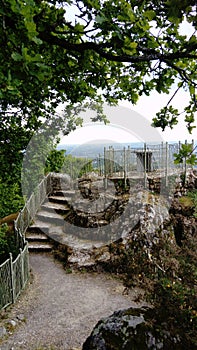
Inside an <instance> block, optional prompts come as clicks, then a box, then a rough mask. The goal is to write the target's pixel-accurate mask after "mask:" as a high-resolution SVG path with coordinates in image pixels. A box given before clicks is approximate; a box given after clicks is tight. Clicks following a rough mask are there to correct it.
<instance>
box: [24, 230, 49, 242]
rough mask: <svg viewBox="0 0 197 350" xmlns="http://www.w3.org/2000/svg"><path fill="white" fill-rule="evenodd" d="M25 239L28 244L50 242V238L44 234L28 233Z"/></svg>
mask: <svg viewBox="0 0 197 350" xmlns="http://www.w3.org/2000/svg"><path fill="white" fill-rule="evenodd" d="M25 238H26V240H27V241H28V242H34V241H35V242H44V241H47V242H48V241H49V238H48V237H47V235H45V234H44V233H29V232H27V233H26V235H25Z"/></svg>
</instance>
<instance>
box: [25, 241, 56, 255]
mask: <svg viewBox="0 0 197 350" xmlns="http://www.w3.org/2000/svg"><path fill="white" fill-rule="evenodd" d="M52 249H53V245H52V244H50V243H41V242H31V243H28V250H29V252H35V253H36V252H37V253H39V252H51V251H52Z"/></svg>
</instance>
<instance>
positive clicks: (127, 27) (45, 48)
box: [0, 0, 197, 132]
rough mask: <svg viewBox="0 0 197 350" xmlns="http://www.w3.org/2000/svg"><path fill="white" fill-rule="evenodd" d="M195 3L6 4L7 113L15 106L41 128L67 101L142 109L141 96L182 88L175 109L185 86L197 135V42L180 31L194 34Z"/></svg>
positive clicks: (2, 70)
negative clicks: (196, 119)
mask: <svg viewBox="0 0 197 350" xmlns="http://www.w3.org/2000/svg"><path fill="white" fill-rule="evenodd" d="M195 5H196V4H195V0H190V1H189V0H185V1H183V2H180V1H179V0H169V1H166V0H163V1H159V2H158V1H140V2H139V1H138V2H136V1H130V2H128V1H126V0H121V1H119V0H113V1H112V0H109V1H98V0H92V1H81V2H80V5H79V4H78V2H76V1H74V0H69V1H63V2H62V1H60V0H54V1H44V0H41V1H36V0H28V1H26V2H24V1H22V0H20V1H19V0H18V1H16V0H7V1H3V3H2V5H1V9H0V44H1V48H2V49H1V50H0V62H1V66H0V85H1V92H0V105H1V110H2V112H3V113H8V111H9V113H12V112H10V111H12V110H11V109H10V107H15V108H16V109H15V110H13V115H16V114H18V113H19V114H20V115H21V116H23V118H25V120H28V119H29V118H31V117H30V116H34V117H35V123H36V120H40V117H41V116H43V115H44V116H45V117H47V116H53V115H54V111H55V108H56V107H57V105H58V104H59V103H60V102H61V103H64V102H66V103H67V104H69V103H71V104H75V103H77V102H78V103H82V102H84V101H87V100H89V101H93V102H95V101H97V102H101V101H103V100H105V101H107V102H109V103H116V102H118V100H121V99H126V100H129V101H131V102H133V103H136V102H137V100H138V97H139V96H140V95H143V94H145V95H149V94H150V92H151V91H152V90H157V91H158V92H159V93H168V92H169V91H170V88H171V87H172V86H173V87H174V86H176V85H177V89H176V88H175V89H176V90H175V93H174V94H173V96H172V97H171V98H170V101H169V103H170V102H171V101H172V99H173V97H174V96H175V95H176V94H177V93H178V91H179V89H180V88H182V87H184V89H185V90H187V91H188V93H189V95H190V102H189V104H188V105H187V106H186V107H185V120H186V123H187V126H188V130H189V131H190V132H191V131H192V129H193V128H194V127H195V123H194V115H195V110H196V107H195V106H196V95H195V87H196V84H195V81H196V71H197V69H196V68H197V66H196V64H197V63H196V58H197V57H196V48H197V41H196V36H195V34H191V36H190V37H189V38H187V37H186V35H184V34H183V33H182V31H181V26H182V24H183V22H184V23H185V22H186V23H187V24H188V25H189V26H190V28H191V30H193V33H195V30H196V26H197V21H196V7H195ZM70 11H72V15H73V16H74V17H75V19H74V20H73V21H71V20H70V17H69V13H70ZM169 103H168V104H167V107H168V106H169ZM163 111H164V110H163ZM166 112H167V113H166ZM168 113H170V114H173V115H174V116H172V118H171V117H169V115H168ZM179 114H180V111H175V110H174V108H173V107H171V106H170V107H168V108H167V109H166V110H165V113H164V114H163V112H161V114H159V115H158V116H157V117H156V119H155V120H154V122H155V125H156V124H157V125H159V123H160V122H159V120H160V115H163V117H162V119H163V122H162V123H161V127H162V128H165V126H166V123H167V125H170V127H171V126H173V125H174V124H175V123H176V122H177V120H178V116H179ZM157 118H158V121H157ZM169 118H170V119H169ZM165 120H166V122H165ZM32 126H33V125H32Z"/></svg>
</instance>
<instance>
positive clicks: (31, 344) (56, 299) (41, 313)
mask: <svg viewBox="0 0 197 350" xmlns="http://www.w3.org/2000/svg"><path fill="white" fill-rule="evenodd" d="M30 264H31V268H32V272H33V276H34V278H33V282H32V284H31V285H30V287H29V288H28V292H25V293H23V294H22V296H21V297H20V299H19V300H18V301H17V303H16V304H15V305H14V306H13V307H12V308H11V310H10V312H9V319H10V318H11V319H13V320H14V318H16V317H20V318H22V319H23V318H24V319H25V321H23V322H20V325H19V326H18V327H17V328H16V329H15V331H14V333H13V334H12V335H10V336H9V337H8V339H6V340H4V342H3V343H1V344H0V350H19V349H20V350H21V349H23V350H35V349H37V350H38V349H41V348H42V349H50V350H54V349H57V350H70V349H75V348H77V349H81V347H82V344H83V342H84V341H85V339H86V338H87V336H88V335H89V334H90V332H91V330H92V328H93V326H94V325H95V324H96V323H97V321H98V320H99V319H100V318H102V317H105V316H108V315H110V314H111V313H112V312H113V311H115V310H118V309H123V308H126V307H129V306H137V304H136V303H135V302H134V301H133V300H134V299H135V297H136V291H132V292H131V293H130V294H129V295H124V294H123V290H124V289H123V286H122V284H121V283H120V282H119V281H117V280H115V279H112V278H111V277H110V276H109V275H106V274H97V273H79V272H74V273H71V274H67V273H66V271H65V270H64V269H63V268H62V265H61V264H59V263H58V262H56V261H54V260H53V257H52V256H50V255H41V254H31V256H30ZM138 305H139V304H138Z"/></svg>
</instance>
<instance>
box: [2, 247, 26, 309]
mask: <svg viewBox="0 0 197 350" xmlns="http://www.w3.org/2000/svg"><path fill="white" fill-rule="evenodd" d="M28 279H29V254H28V246H27V244H26V245H25V247H24V249H23V250H22V249H20V254H19V255H18V256H17V258H16V259H15V260H14V261H13V258H12V254H11V253H10V258H9V259H7V260H6V261H5V262H4V263H3V264H1V265H0V310H1V309H4V308H6V307H7V306H9V305H10V304H12V303H14V302H15V301H16V299H17V298H18V296H19V294H20V293H21V291H22V290H23V289H24V287H25V285H26V283H27V281H28Z"/></svg>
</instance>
